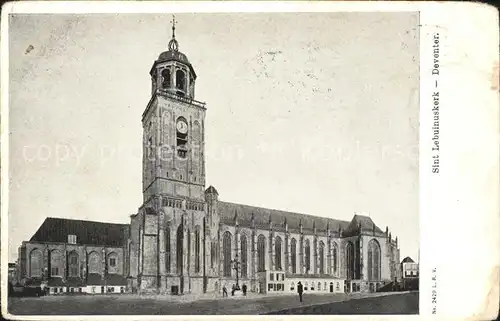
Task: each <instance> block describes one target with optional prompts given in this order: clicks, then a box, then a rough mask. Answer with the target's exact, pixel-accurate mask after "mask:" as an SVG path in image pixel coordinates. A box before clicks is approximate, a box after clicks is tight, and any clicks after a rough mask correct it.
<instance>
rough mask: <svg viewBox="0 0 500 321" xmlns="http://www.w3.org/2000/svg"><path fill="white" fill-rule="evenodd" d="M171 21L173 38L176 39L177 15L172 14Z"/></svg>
mask: <svg viewBox="0 0 500 321" xmlns="http://www.w3.org/2000/svg"><path fill="white" fill-rule="evenodd" d="M170 23H171V24H172V39H175V15H172V21H170Z"/></svg>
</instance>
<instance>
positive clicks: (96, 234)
mask: <svg viewBox="0 0 500 321" xmlns="http://www.w3.org/2000/svg"><path fill="white" fill-rule="evenodd" d="M128 235H129V225H128V224H112V223H101V222H90V221H82V220H70V219H62V218H53V217H48V218H47V219H45V221H44V222H43V223H42V225H41V226H40V227H39V229H38V230H37V231H36V233H35V234H34V235H33V236H32V237H31V239H30V240H29V241H27V242H23V243H22V245H21V246H20V248H19V259H18V260H19V274H20V278H21V280H23V281H22V282H23V283H24V284H26V285H41V284H43V285H45V286H47V287H48V289H49V293H50V294H58V293H65V292H79V293H90V294H100V293H110V292H114V293H120V292H125V291H126V286H127V280H126V275H127V274H128V264H127V263H128V260H127V258H126V257H125V255H126V254H127V252H126V246H127V239H128Z"/></svg>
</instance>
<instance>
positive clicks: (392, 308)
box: [267, 292, 419, 315]
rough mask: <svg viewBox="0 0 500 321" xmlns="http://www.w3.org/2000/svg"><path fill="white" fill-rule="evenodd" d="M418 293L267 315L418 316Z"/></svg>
mask: <svg viewBox="0 0 500 321" xmlns="http://www.w3.org/2000/svg"><path fill="white" fill-rule="evenodd" d="M418 298H419V295H418V292H411V293H402V294H398V295H391V296H383V297H371V298H362V299H357V300H346V301H341V302H332V303H327V304H317V305H312V306H307V307H297V308H292V309H286V310H281V311H274V312H271V313H267V314H340V315H345V314H357V315H359V314H364V315H366V314H418V311H419V310H418Z"/></svg>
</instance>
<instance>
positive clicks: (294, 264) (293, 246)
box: [291, 238, 297, 273]
mask: <svg viewBox="0 0 500 321" xmlns="http://www.w3.org/2000/svg"><path fill="white" fill-rule="evenodd" d="M291 252H292V253H291V263H292V273H297V241H296V240H295V239H294V238H292V243H291Z"/></svg>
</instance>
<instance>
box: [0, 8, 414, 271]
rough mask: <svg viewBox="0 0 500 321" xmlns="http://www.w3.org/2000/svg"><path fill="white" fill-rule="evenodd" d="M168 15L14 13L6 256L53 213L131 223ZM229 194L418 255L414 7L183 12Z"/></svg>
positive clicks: (218, 173)
mask: <svg viewBox="0 0 500 321" xmlns="http://www.w3.org/2000/svg"><path fill="white" fill-rule="evenodd" d="M171 20H172V16H171V14H93V15H67V14H60V15H54V14H52V15H42V14H38V15H34V14H32V15H16V16H12V17H11V19H10V32H9V47H10V48H9V55H10V58H9V63H10V64H9V68H10V70H9V72H10V82H9V86H10V88H9V93H10V97H9V132H10V136H9V138H10V150H9V162H10V164H9V182H10V186H9V213H8V215H9V216H8V219H9V221H8V224H9V226H8V227H9V229H8V232H9V240H10V241H9V260H10V261H11V262H13V261H15V260H16V258H17V248H18V247H19V245H20V244H21V242H22V241H23V240H29V238H30V237H31V236H32V235H33V234H34V233H35V232H36V230H37V228H38V227H39V226H40V224H41V223H42V222H43V221H44V219H45V218H47V217H63V218H73V219H82V220H95V221H105V222H116V223H129V220H130V219H129V215H131V214H133V213H136V212H137V209H138V207H139V206H141V201H142V191H141V188H142V184H141V179H142V178H141V175H142V168H141V166H142V127H141V126H142V125H141V115H142V112H143V111H144V109H145V107H146V105H147V103H148V101H149V99H150V97H151V79H150V75H149V70H150V68H151V66H152V64H153V62H154V60H155V59H156V58H157V57H158V55H159V54H160V53H161V52H162V51H165V50H167V43H168V41H169V40H170V37H171V24H170V21H171ZM176 20H177V26H176V27H177V28H176V38H177V40H178V41H179V49H180V51H182V52H183V53H184V54H186V55H187V57H188V59H189V60H190V62H191V63H192V65H193V67H194V69H195V71H196V73H197V76H198V78H197V81H196V94H195V95H196V96H195V98H196V99H197V100H199V101H203V102H206V104H207V113H206V120H205V121H206V125H205V130H206V133H205V140H206V143H205V144H206V145H205V147H206V182H207V187H208V186H209V185H213V186H215V187H216V188H217V190H218V192H219V195H220V199H221V200H224V201H228V202H235V203H242V204H248V205H254V206H261V207H267V208H274V209H281V210H288V211H293V212H299V213H307V214H313V215H318V216H325V217H332V218H336V219H342V220H347V221H350V220H351V219H352V217H353V215H354V213H365V215H369V216H370V217H371V218H372V219H373V220H374V222H375V223H376V224H377V225H378V226H379V227H380V228H381V229H382V230H385V227H386V226H388V227H389V230H390V231H391V233H392V235H393V236H398V241H399V246H400V250H401V259H403V258H404V257H405V256H411V257H412V258H413V259H414V260H416V261H417V259H418V248H419V203H418V200H419V195H418V191H419V189H418V186H419V185H418V136H419V131H418V127H419V118H418V117H419V101H418V99H419V98H418V97H419V65H418V62H419V57H418V53H419V37H418V28H417V25H418V14H417V13H404V12H399V13H311V14H309V13H287V14H279V13H274V14H263V13H258V14H256V13H254V14H251V13H247V14H227V13H225V14H213V13H212V14H194V13H193V14H177V15H176Z"/></svg>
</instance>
